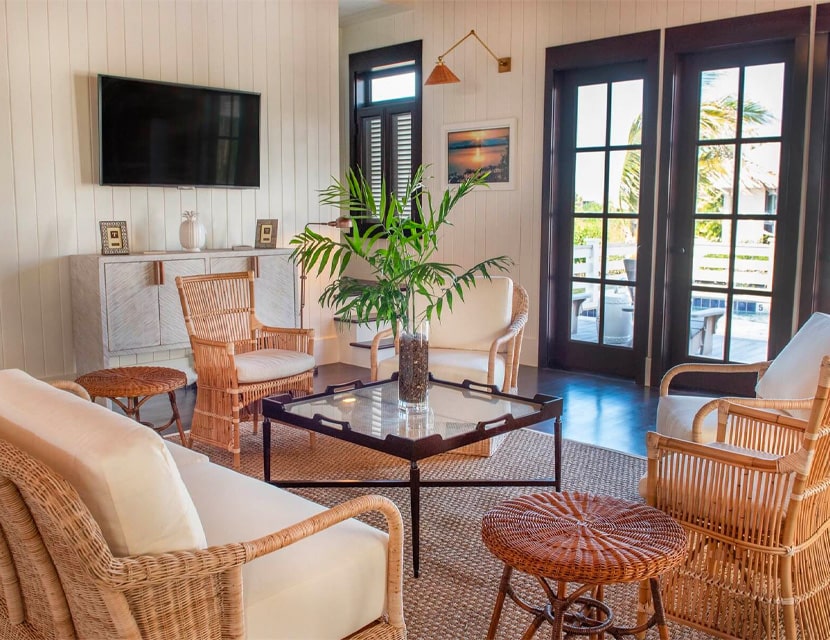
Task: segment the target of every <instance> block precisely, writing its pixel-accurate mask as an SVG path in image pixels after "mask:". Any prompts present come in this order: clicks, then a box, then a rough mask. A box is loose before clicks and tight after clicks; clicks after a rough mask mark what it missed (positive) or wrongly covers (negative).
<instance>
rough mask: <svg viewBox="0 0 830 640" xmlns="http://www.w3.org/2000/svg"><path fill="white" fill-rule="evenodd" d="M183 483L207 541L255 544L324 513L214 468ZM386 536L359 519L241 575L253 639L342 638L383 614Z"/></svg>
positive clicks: (192, 473) (199, 468)
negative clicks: (255, 540)
mask: <svg viewBox="0 0 830 640" xmlns="http://www.w3.org/2000/svg"><path fill="white" fill-rule="evenodd" d="M182 478H183V479H184V483H185V485H187V488H188V489H189V490H190V493H191V495H192V496H193V501H194V503H195V504H196V508H197V510H198V511H199V515H200V516H201V518H202V522H203V523H204V527H205V533H206V535H207V540H208V543H210V544H212V545H213V544H224V543H228V542H238V541H245V540H251V539H254V538H257V537H259V536H262V535H265V534H268V533H271V532H273V531H277V530H279V529H282V528H283V527H287V526H289V525H292V524H295V523H297V522H299V521H300V520H303V519H304V518H307V517H310V516H312V515H314V514H316V513H319V512H321V511H324V507H321V506H320V505H318V504H315V503H313V502H309V501H308V500H305V499H303V498H301V497H299V496H296V495H294V494H291V493H289V492H287V491H284V490H282V489H278V488H276V487H273V486H271V485H269V484H266V483H264V482H261V481H259V480H254V479H253V478H250V477H247V476H243V475H241V474H239V473H236V472H234V471H231V470H230V469H225V468H223V467H219V466H217V465H214V464H212V463H209V464H191V465H188V466H186V467H184V468H183V469H182ZM387 542H388V538H387V535H386V533H384V532H383V531H378V530H377V529H374V528H372V527H370V526H368V525H365V524H363V523H361V522H358V521H356V520H347V521H345V522H343V523H341V524H339V525H336V526H335V527H332V528H331V529H327V530H326V531H323V532H321V533H318V534H316V535H313V536H310V537H309V538H306V539H305V540H302V541H300V542H297V543H295V544H293V545H290V546H288V547H286V548H285V549H281V550H279V551H276V552H275V553H271V554H269V555H267V556H264V557H262V558H259V559H257V560H254V561H253V562H251V563H249V564H247V565H245V566H244V567H243V569H242V576H243V594H244V601H245V617H246V624H247V631H248V634H247V635H248V638H249V639H251V640H258V639H265V638H269V639H270V638H280V639H288V638H296V639H300V638H302V639H311V638H314V639H315V640H325V639H328V638H332V639H334V638H343V637H345V636H347V635H349V634H350V633H353V632H354V631H356V630H358V629H360V628H361V627H363V626H365V625H367V624H369V623H370V622H372V621H373V620H376V619H377V618H379V617H380V616H381V615H382V613H383V610H384V602H385V594H386V591H385V585H386V547H387Z"/></svg>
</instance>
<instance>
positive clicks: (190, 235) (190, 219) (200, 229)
mask: <svg viewBox="0 0 830 640" xmlns="http://www.w3.org/2000/svg"><path fill="white" fill-rule="evenodd" d="M206 240H207V231H206V230H205V225H203V224H202V223H201V222H200V221H199V212H198V211H185V212H184V213H182V224H181V226H179V243H180V244H181V245H182V249H184V250H185V251H190V252H193V253H195V252H198V251H201V250H202V248H203V247H204V246H205V241H206Z"/></svg>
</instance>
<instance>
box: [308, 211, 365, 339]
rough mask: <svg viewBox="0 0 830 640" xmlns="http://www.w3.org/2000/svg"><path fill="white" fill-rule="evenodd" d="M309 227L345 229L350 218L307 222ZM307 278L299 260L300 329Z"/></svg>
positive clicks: (341, 217)
mask: <svg viewBox="0 0 830 640" xmlns="http://www.w3.org/2000/svg"><path fill="white" fill-rule="evenodd" d="M309 227H333V228H335V229H340V230H341V231H342V230H345V229H351V228H352V219H351V218H350V217H349V216H339V217H338V218H337V219H336V220H330V221H329V222H307V223H306V225H305V228H306V229H308V228H309ZM307 279H308V274H307V273H306V270H305V260H301V261H300V329H305V326H304V325H305V322H304V320H305V313H304V312H305V296H306V286H305V281H306V280H307Z"/></svg>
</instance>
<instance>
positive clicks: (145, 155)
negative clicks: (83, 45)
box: [98, 75, 260, 188]
mask: <svg viewBox="0 0 830 640" xmlns="http://www.w3.org/2000/svg"><path fill="white" fill-rule="evenodd" d="M259 112H260V95H259V94H258V93H248V92H245V91H233V90H230V89H211V88H207V87H195V86H190V85H183V84H172V83H168V82H153V81H149V80H137V79H134V78H119V77H115V76H105V75H99V76H98V133H99V138H98V139H99V149H100V153H99V165H98V166H99V176H100V180H99V181H100V183H101V184H102V185H158V186H173V185H175V186H197V187H239V188H244V187H259Z"/></svg>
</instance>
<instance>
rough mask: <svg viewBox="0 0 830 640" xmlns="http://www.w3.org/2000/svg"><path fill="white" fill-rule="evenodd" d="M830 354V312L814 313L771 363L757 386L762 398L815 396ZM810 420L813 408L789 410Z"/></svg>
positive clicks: (756, 388)
mask: <svg viewBox="0 0 830 640" xmlns="http://www.w3.org/2000/svg"><path fill="white" fill-rule="evenodd" d="M828 354H830V315H827V314H825V313H814V314H813V315H812V316H810V319H809V320H807V322H805V323H804V326H802V327H801V329H799V330H798V333H796V334H795V335H794V336H793V337H792V339H791V340H790V341H789V342H788V343H787V346H786V347H784V349H783V350H782V351H781V353H779V354H778V355H777V356H776V358H775V360H773V361H772V364H770V366H769V369H767V371H766V373H764V375H763V376H762V377H761V379H760V380H759V381H758V384H757V385H756V386H755V393H756V394H757V395H758V397H759V398H784V399H786V400H797V399H799V398H812V397H813V396H815V394H816V387H817V386H818V373H819V369H820V368H821V359H822V358H823V357H824V356H825V355H828ZM787 413H788V414H789V415H791V416H793V417H795V418H801V419H802V420H808V419H809V418H810V409H788V410H787Z"/></svg>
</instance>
